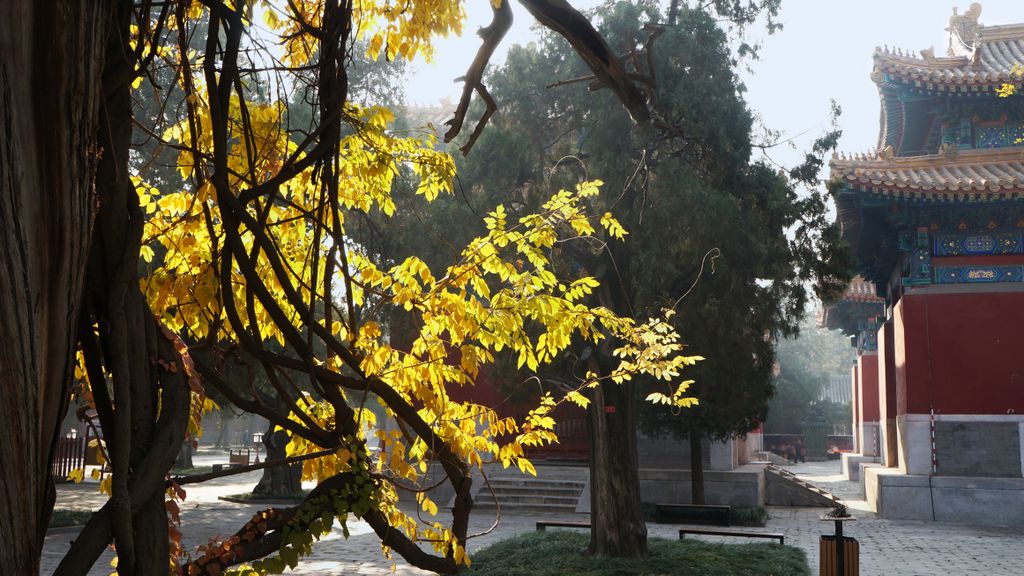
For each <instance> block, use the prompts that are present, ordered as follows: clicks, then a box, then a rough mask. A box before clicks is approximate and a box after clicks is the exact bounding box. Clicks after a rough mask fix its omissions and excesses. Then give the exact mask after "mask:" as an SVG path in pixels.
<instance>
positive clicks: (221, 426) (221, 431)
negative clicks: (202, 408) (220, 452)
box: [214, 410, 235, 449]
mask: <svg viewBox="0 0 1024 576" xmlns="http://www.w3.org/2000/svg"><path fill="white" fill-rule="evenodd" d="M226 414H227V410H221V411H220V418H218V419H217V442H216V443H215V444H214V447H215V448H221V449H223V448H227V447H228V446H230V445H231V423H232V422H233V421H234V420H235V419H234V418H228V417H227V416H226Z"/></svg>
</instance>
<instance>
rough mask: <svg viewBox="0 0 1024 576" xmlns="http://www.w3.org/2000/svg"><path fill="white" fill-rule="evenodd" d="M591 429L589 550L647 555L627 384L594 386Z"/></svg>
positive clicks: (633, 411)
mask: <svg viewBox="0 0 1024 576" xmlns="http://www.w3.org/2000/svg"><path fill="white" fill-rule="evenodd" d="M587 416H588V422H589V428H590V522H591V530H590V553H591V554H594V555H598V556H625V557H639V556H646V555H647V524H646V523H645V522H644V517H643V510H642V509H641V507H640V472H639V466H638V463H637V449H636V405H635V399H634V397H633V394H632V393H631V390H630V389H629V388H626V387H623V386H620V385H618V384H612V383H606V384H603V385H601V386H600V387H598V388H595V389H594V390H593V393H592V394H591V403H590V407H589V408H588V409H587Z"/></svg>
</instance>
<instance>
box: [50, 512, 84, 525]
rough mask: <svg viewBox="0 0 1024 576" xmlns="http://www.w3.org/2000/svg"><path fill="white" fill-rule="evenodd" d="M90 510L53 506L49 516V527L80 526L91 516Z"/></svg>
mask: <svg viewBox="0 0 1024 576" xmlns="http://www.w3.org/2000/svg"><path fill="white" fill-rule="evenodd" d="M92 514H93V513H92V511H91V510H74V509H71V508H54V509H53V515H52V516H50V526H49V527H50V528H65V527H67V526H81V525H83V524H85V523H86V522H88V521H89V518H92Z"/></svg>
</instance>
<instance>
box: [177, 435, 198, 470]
mask: <svg viewBox="0 0 1024 576" xmlns="http://www.w3.org/2000/svg"><path fill="white" fill-rule="evenodd" d="M194 453H195V450H193V449H192V437H191V436H188V437H186V438H185V441H184V442H182V443H181V450H179V451H178V458H177V460H175V461H174V467H175V468H177V469H178V470H188V469H189V468H195V467H196V466H195V464H194V463H193V462H192V455H193V454H194Z"/></svg>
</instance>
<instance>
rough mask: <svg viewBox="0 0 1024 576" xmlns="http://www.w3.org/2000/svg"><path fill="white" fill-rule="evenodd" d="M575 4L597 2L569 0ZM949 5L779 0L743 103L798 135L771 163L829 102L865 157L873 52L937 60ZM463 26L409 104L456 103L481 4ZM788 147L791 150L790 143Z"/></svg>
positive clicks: (1006, 3) (784, 159) (524, 20)
mask: <svg viewBox="0 0 1024 576" xmlns="http://www.w3.org/2000/svg"><path fill="white" fill-rule="evenodd" d="M570 2H572V4H573V5H574V6H576V7H577V8H587V7H590V6H594V5H596V4H599V3H600V2H599V1H598V0H570ZM954 5H956V6H957V7H958V8H959V9H960V13H963V12H964V11H965V10H966V9H967V7H968V6H969V5H970V2H969V1H968V0H886V1H882V0H783V2H782V12H781V14H780V17H779V20H780V21H781V22H782V23H783V24H784V25H785V28H784V29H783V30H781V31H779V32H776V33H775V34H774V35H773V36H767V34H765V33H764V28H763V27H760V28H757V29H751V31H750V34H751V37H755V38H756V37H759V38H761V39H762V44H763V45H762V50H761V59H760V61H757V62H753V63H752V68H753V74H749V73H746V72H744V73H743V74H742V78H743V81H744V82H745V83H746V85H747V89H748V92H747V95H746V97H747V101H748V102H749V104H750V106H751V108H752V109H753V110H754V111H755V112H757V113H759V114H760V115H761V116H762V118H763V121H764V124H765V126H767V127H768V128H772V129H775V130H779V131H782V132H783V133H785V134H786V135H787V136H790V137H796V136H797V135H799V134H803V133H805V134H806V135H805V136H803V137H796V138H795V140H794V142H795V144H796V145H797V147H798V150H790V149H781V148H780V149H778V150H777V151H772V152H771V154H772V156H773V158H774V159H775V160H777V161H779V162H781V163H783V164H785V165H789V164H792V163H794V162H795V161H796V160H797V159H798V158H799V157H800V154H801V151H802V150H803V149H805V148H806V147H808V146H809V144H810V141H811V140H812V139H813V138H814V137H816V136H817V135H819V134H821V133H822V132H823V131H824V130H825V129H826V128H827V127H828V113H829V100H830V99H832V98H834V99H836V101H838V103H839V105H840V106H841V107H842V109H843V115H842V117H841V118H840V126H841V128H842V129H843V139H842V141H841V142H840V145H839V149H840V150H842V151H848V152H863V151H866V150H869V149H872V148H874V146H875V142H876V139H877V138H878V108H879V101H878V92H877V89H876V88H875V84H874V83H873V82H872V81H871V79H870V78H869V77H868V75H869V73H870V72H871V66H872V59H871V56H872V54H873V51H874V49H875V47H876V46H882V45H886V44H887V45H889V46H890V47H894V46H895V47H899V48H902V49H903V50H904V51H907V50H913V51H915V52H917V51H920V50H922V49H925V48H928V47H931V46H934V47H935V54H936V55H938V56H941V55H944V54H945V51H946V45H947V34H946V32H945V30H944V29H945V28H946V26H947V25H948V23H949V17H950V16H951V15H952V13H953V6H954ZM982 6H983V9H982V13H981V23H982V24H985V25H990V26H992V25H1000V24H1014V23H1020V22H1024V2H1021V0H987V1H983V2H982ZM467 10H468V13H469V20H468V22H467V25H466V28H465V30H464V34H463V36H462V37H461V38H452V39H447V40H444V41H442V42H441V43H439V44H438V46H437V52H436V56H435V62H434V63H433V64H422V63H417V64H416V65H415V66H414V67H413V74H412V77H411V79H410V80H411V82H410V84H407V92H406V95H407V98H408V100H409V101H410V103H414V104H432V103H435V102H438V101H440V100H441V99H442V98H444V97H446V96H447V97H450V98H452V100H453V101H454V100H456V99H457V98H458V94H459V91H460V89H461V84H456V83H454V82H453V81H452V79H453V78H455V77H457V76H460V75H462V74H463V73H464V72H465V70H466V69H467V67H468V66H469V63H470V62H471V61H472V59H473V56H474V55H475V53H476V49H477V47H478V46H479V39H478V38H477V36H476V34H475V32H476V30H477V28H478V27H480V26H483V25H486V24H487V23H489V22H490V8H489V7H488V2H487V0H468V7H467ZM513 10H514V15H515V21H514V24H513V27H512V29H511V30H510V31H509V33H508V35H507V36H506V37H505V40H504V41H503V43H502V46H501V47H499V49H498V52H497V53H496V54H495V57H494V59H492V64H497V63H499V62H502V61H504V56H505V53H506V51H507V50H508V47H509V46H511V45H512V44H525V43H526V42H529V41H530V40H531V39H533V38H534V37H535V36H534V34H533V32H532V31H531V26H532V25H533V21H532V18H531V17H530V15H529V14H528V13H527V12H526V11H525V10H524V9H523V8H522V7H521V6H520V5H519V4H517V3H515V2H513ZM787 148H788V147H787Z"/></svg>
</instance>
